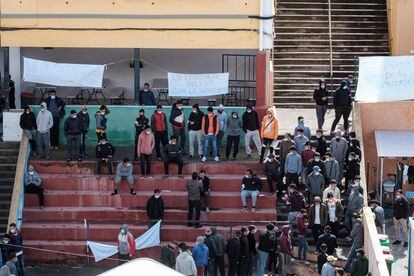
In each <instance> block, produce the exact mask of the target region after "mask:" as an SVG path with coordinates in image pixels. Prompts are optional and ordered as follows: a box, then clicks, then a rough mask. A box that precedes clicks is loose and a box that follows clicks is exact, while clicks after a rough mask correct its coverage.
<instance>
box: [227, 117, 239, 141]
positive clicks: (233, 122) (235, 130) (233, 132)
mask: <svg viewBox="0 0 414 276" xmlns="http://www.w3.org/2000/svg"><path fill="white" fill-rule="evenodd" d="M236 115H237V117H236V118H233V114H232V116H230V117H228V118H227V130H228V131H227V134H228V135H230V136H238V135H240V130H241V127H242V121H241V119H240V117H239V114H237V112H236Z"/></svg>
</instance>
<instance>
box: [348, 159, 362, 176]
mask: <svg viewBox="0 0 414 276" xmlns="http://www.w3.org/2000/svg"><path fill="white" fill-rule="evenodd" d="M360 167H361V166H360V164H359V162H358V160H357V159H354V160H352V161H349V160H346V178H347V179H350V180H353V179H354V178H355V176H356V175H360Z"/></svg>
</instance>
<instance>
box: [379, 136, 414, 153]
mask: <svg viewBox="0 0 414 276" xmlns="http://www.w3.org/2000/svg"><path fill="white" fill-rule="evenodd" d="M375 142H376V144H377V153H378V157H414V131H399V130H376V131H375Z"/></svg>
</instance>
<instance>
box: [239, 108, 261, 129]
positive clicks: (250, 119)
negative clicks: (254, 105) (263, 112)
mask: <svg viewBox="0 0 414 276" xmlns="http://www.w3.org/2000/svg"><path fill="white" fill-rule="evenodd" d="M242 122H243V126H242V128H243V131H244V132H247V131H248V130H259V129H260V122H259V116H258V115H257V112H256V111H255V110H252V112H250V113H249V112H247V111H245V112H244V113H243V116H242Z"/></svg>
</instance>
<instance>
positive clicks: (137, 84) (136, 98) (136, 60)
mask: <svg viewBox="0 0 414 276" xmlns="http://www.w3.org/2000/svg"><path fill="white" fill-rule="evenodd" d="M139 54H140V51H139V49H138V48H135V49H134V103H135V104H136V105H139V104H141V103H140V101H139V90H140V86H141V84H140V68H139Z"/></svg>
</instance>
